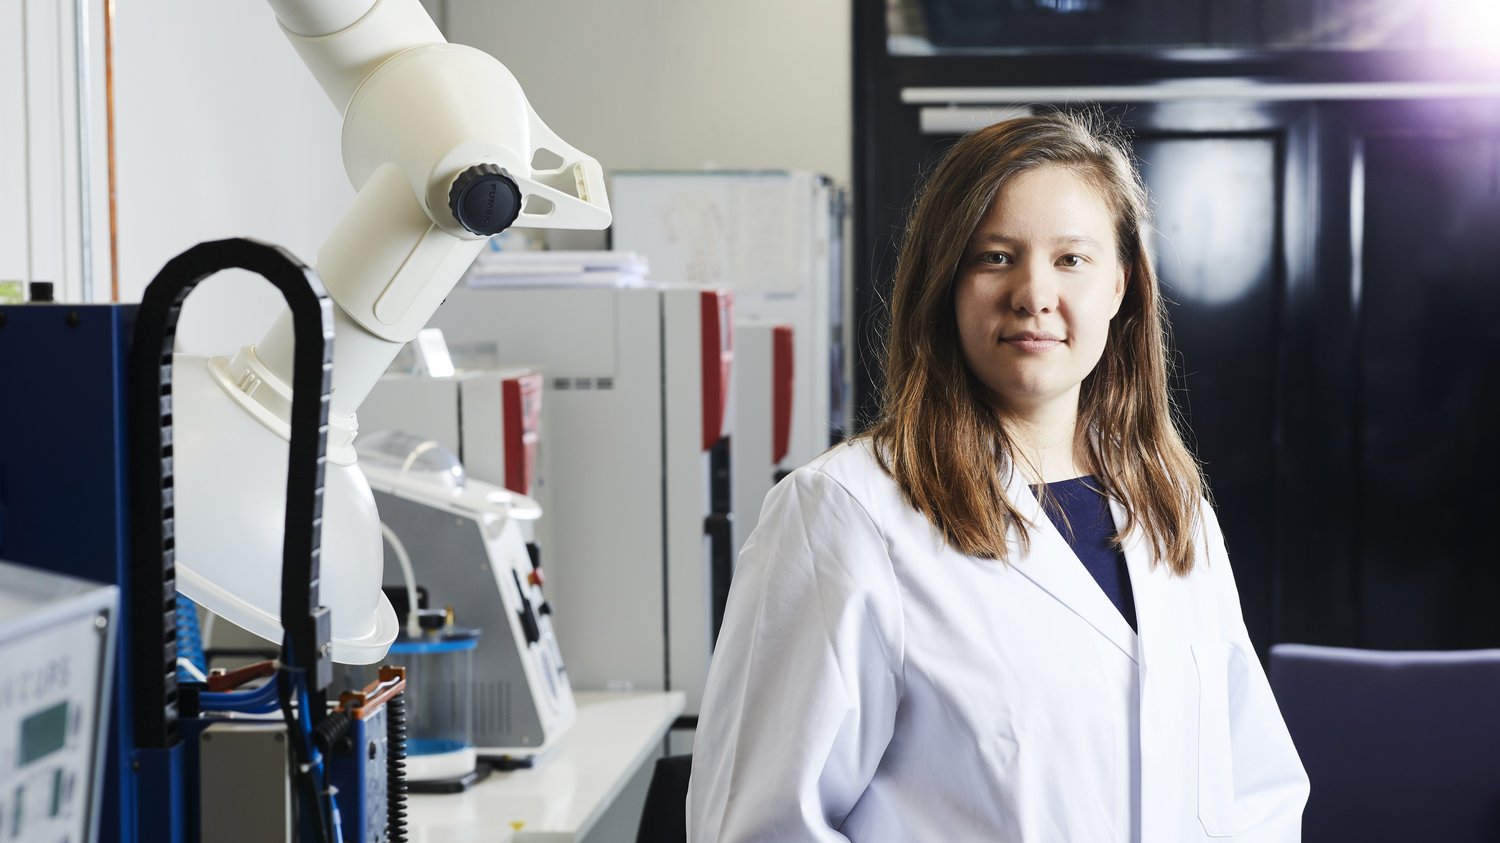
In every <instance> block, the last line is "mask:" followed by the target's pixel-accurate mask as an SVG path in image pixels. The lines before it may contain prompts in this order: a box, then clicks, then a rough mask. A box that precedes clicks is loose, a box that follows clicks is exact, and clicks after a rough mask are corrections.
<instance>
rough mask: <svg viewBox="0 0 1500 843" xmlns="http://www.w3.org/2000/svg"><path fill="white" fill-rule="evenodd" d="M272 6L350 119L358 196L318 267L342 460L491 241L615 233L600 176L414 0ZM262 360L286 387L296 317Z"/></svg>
mask: <svg viewBox="0 0 1500 843" xmlns="http://www.w3.org/2000/svg"><path fill="white" fill-rule="evenodd" d="M270 5H271V7H272V8H273V9H274V10H275V12H276V16H277V19H278V20H279V21H280V22H281V26H282V29H283V31H284V32H285V33H286V36H287V38H288V39H289V40H290V41H291V43H292V46H293V47H295V48H296V50H297V53H298V54H299V55H300V56H301V57H302V60H303V61H304V62H305V63H306V64H307V66H308V68H309V69H310V70H311V71H312V73H313V76H314V77H316V78H317V80H318V83H319V84H320V85H322V86H323V90H324V91H325V92H326V93H327V94H328V97H329V99H330V100H332V101H333V104H334V106H335V107H336V108H338V109H339V110H340V112H341V113H342V114H343V115H344V129H343V144H342V145H343V159H344V167H345V169H346V171H347V172H348V175H349V180H350V182H352V183H353V184H354V186H355V188H356V189H358V191H359V195H358V197H357V198H356V199H355V201H354V204H353V206H352V207H351V208H350V209H349V211H348V213H346V214H345V215H344V217H343V219H342V220H340V222H339V223H338V225H337V227H336V228H335V229H334V231H333V233H332V234H331V235H329V237H328V239H327V241H325V242H324V244H323V247H322V248H321V249H320V250H319V252H318V257H317V270H318V274H319V275H320V276H321V277H322V279H323V283H324V285H325V286H326V287H327V289H328V293H329V296H330V297H331V298H332V299H333V300H334V302H335V303H336V304H337V305H338V314H337V315H338V323H337V326H336V333H335V357H334V389H333V398H332V406H331V407H330V408H329V410H330V416H331V418H330V430H329V434H330V435H329V443H328V444H329V457H330V459H339V458H341V457H343V456H345V455H344V454H342V453H340V452H341V451H342V450H343V449H344V448H346V447H347V446H348V444H349V443H350V441H351V440H352V435H353V433H354V429H353V419H352V418H349V417H351V416H352V415H353V413H354V412H355V410H356V409H357V408H358V407H359V405H360V403H361V402H363V400H364V398H365V396H366V395H368V394H369V391H370V389H372V388H373V387H374V385H375V381H376V380H377V379H378V378H379V377H380V376H381V374H383V373H384V372H385V370H386V367H387V366H389V364H390V362H391V360H392V359H393V358H394V357H395V355H396V353H397V352H398V351H400V349H401V346H402V345H403V344H405V343H406V342H408V341H409V340H411V339H412V338H414V337H415V336H416V335H417V332H418V331H419V330H421V328H422V327H423V326H424V325H426V324H427V322H428V320H429V319H431V318H432V314H433V313H434V312H436V310H437V308H438V305H440V304H441V303H442V301H443V299H444V298H446V297H447V295H448V293H449V291H450V290H452V289H453V286H454V285H455V284H456V283H457V282H458V279H459V278H460V277H461V276H462V275H463V273H464V271H465V270H466V269H467V268H468V266H469V264H471V263H472V262H473V261H474V258H475V257H477V256H478V254H479V252H480V251H481V250H482V249H483V248H484V241H485V239H486V238H488V237H489V236H491V235H493V234H497V233H499V232H500V231H501V230H503V229H505V228H507V227H509V226H511V225H515V226H522V227H544V228H585V229H601V228H605V227H607V226H608V225H609V223H610V213H609V205H608V200H607V199H606V197H605V191H604V176H603V172H602V170H601V168H600V167H599V164H598V162H597V161H595V160H594V159H593V158H590V157H589V156H587V155H584V154H583V153H581V152H579V151H578V150H576V149H574V148H573V147H572V146H570V145H568V144H567V143H565V142H563V140H562V139H561V138H559V137H558V136H557V135H556V134H554V133H553V132H552V131H551V130H550V129H548V128H547V126H546V124H544V123H543V122H542V121H541V119H540V118H538V117H537V115H536V112H535V111H533V110H532V108H531V105H530V104H529V103H528V102H527V100H526V95H525V94H524V93H523V92H522V91H521V86H520V84H519V83H517V82H516V79H515V77H514V76H512V75H511V73H510V71H508V70H506V68H505V66H504V65H502V64H501V63H500V62H498V61H496V60H495V59H494V58H492V57H491V56H489V55H488V54H486V53H484V52H481V51H479V50H476V49H473V48H471V47H466V46H462V45H458V44H449V43H448V42H447V41H446V40H445V39H444V38H443V35H442V33H441V32H439V31H438V28H437V27H436V26H435V25H434V24H433V22H432V19H431V18H430V17H428V15H427V12H426V10H425V9H423V8H422V6H421V4H420V3H419V2H418V0H374V2H370V1H369V0H364V2H348V0H270ZM544 150H545V153H544V154H541V155H540V158H541V159H546V160H545V161H542V160H539V155H538V154H539V153H541V152H542V151H544ZM549 162H550V163H549ZM538 165H539V166H538ZM351 323H352V324H351ZM241 356H242V357H244V356H245V355H243V354H242V355H241ZM254 356H255V357H256V358H258V361H259V363H260V364H262V365H263V366H264V367H265V369H266V371H267V373H268V374H273V375H275V376H277V377H279V378H280V379H281V380H282V381H283V382H286V381H288V380H289V375H290V373H291V323H290V320H289V318H287V317H283V318H282V319H280V320H278V321H277V322H276V324H275V325H274V326H273V327H272V329H271V330H270V332H268V333H267V334H266V336H265V337H264V338H263V339H262V340H261V342H260V343H259V344H258V346H257V348H256V350H255V352H254ZM240 362H242V363H244V364H246V365H247V366H249V365H251V361H249V360H242V361H240Z"/></svg>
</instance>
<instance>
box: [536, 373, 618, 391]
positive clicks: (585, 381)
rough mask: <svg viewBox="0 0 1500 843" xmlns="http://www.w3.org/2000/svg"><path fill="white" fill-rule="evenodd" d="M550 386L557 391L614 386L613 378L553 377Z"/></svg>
mask: <svg viewBox="0 0 1500 843" xmlns="http://www.w3.org/2000/svg"><path fill="white" fill-rule="evenodd" d="M552 388H553V389H555V390H558V391H573V392H584V391H591V390H596V389H599V390H607V389H614V388H615V379H614V378H609V377H605V378H553V379H552Z"/></svg>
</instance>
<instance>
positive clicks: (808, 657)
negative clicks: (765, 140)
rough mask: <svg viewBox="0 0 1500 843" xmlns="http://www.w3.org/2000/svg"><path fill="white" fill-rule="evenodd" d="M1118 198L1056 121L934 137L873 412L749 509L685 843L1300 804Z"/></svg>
mask: <svg viewBox="0 0 1500 843" xmlns="http://www.w3.org/2000/svg"><path fill="white" fill-rule="evenodd" d="M1146 224H1147V198H1146V194H1145V190H1144V187H1143V186H1142V184H1141V182H1140V179H1139V176H1138V175H1137V174H1136V173H1135V171H1134V169H1133V167H1132V166H1131V164H1130V161H1129V159H1128V157H1127V156H1126V154H1125V153H1124V152H1123V151H1122V148H1121V147H1120V146H1119V145H1118V144H1117V143H1116V142H1114V141H1112V140H1111V139H1110V138H1108V137H1106V136H1104V135H1102V134H1101V133H1099V132H1098V131H1096V130H1095V129H1093V128H1092V127H1091V126H1089V125H1088V124H1087V123H1086V122H1085V121H1083V120H1082V119H1080V118H1077V117H1073V116H1069V115H1065V114H1049V115H1044V116H1036V117H1025V118H1019V119H1015V120H1010V121H1006V122H1004V123H1000V124H997V125H994V126H991V127H989V128H986V129H983V130H980V131H978V132H975V133H973V134H971V135H968V136H967V137H965V138H963V139H962V140H960V141H959V142H958V144H957V145H955V146H954V147H953V149H952V150H951V151H950V152H949V153H948V155H947V157H946V158H945V159H944V160H943V162H942V163H941V164H940V165H939V166H938V168H937V169H936V171H934V173H933V174H932V176H931V179H930V181H929V182H928V184H927V187H926V189H925V191H924V192H923V193H922V195H921V197H920V198H919V199H918V200H917V202H916V205H915V208H914V209H913V211H912V214H911V219H910V222H909V224H908V230H907V234H906V240H905V242H904V244H903V248H902V251H901V256H900V260H899V263H898V266H897V269H896V283H895V289H894V292H893V296H892V300H891V328H890V336H889V341H888V348H887V361H886V368H885V377H886V391H885V407H884V414H883V417H882V418H881V419H880V420H879V422H878V423H877V424H876V425H875V426H874V427H873V428H872V429H871V430H870V431H868V432H867V433H866V434H864V435H863V436H861V437H859V438H857V439H856V440H854V441H853V442H850V443H848V444H845V445H841V446H839V447H837V448H834V449H833V450H831V451H829V452H828V453H826V454H824V455H823V456H822V457H819V458H818V459H817V460H815V461H813V462H812V463H811V464H810V465H808V466H806V467H804V468H801V469H799V470H797V471H796V472H794V473H793V474H792V475H791V476H790V477H789V478H787V479H786V480H785V481H783V482H782V483H781V484H780V485H778V486H777V487H776V489H775V490H773V491H772V493H771V494H770V495H769V496H768V498H767V499H766V503H765V507H764V509H763V510H762V512H761V518H760V523H759V526H758V527H757V528H756V530H755V532H754V534H753V535H752V536H751V538H750V540H749V541H748V542H747V543H746V546H745V549H744V552H743V554H742V555H741V558H740V563H739V567H738V568H737V569H736V572H735V583H734V586H733V589H732V591H731V594H730V598H729V605H728V609H727V614H726V616H725V619H724V626H723V631H722V632H721V634H720V637H719V640H718V646H717V649H716V652H715V655H714V662H713V667H712V669H711V671H710V675H709V680H708V688H707V691H706V694H705V697H704V701H703V707H702V715H701V717H700V720H699V725H698V733H697V739H696V745H695V748H694V756H693V774H692V784H691V788H690V791H689V798H688V824H689V831H690V838H691V839H692V840H694V841H698V842H699V843H707V841H747V840H757V841H760V840H778V841H779V840H788V841H790V840H818V841H824V840H829V841H831V840H845V839H848V840H855V841H1002V840H1003V841H1082V843H1094V841H1146V843H1158V841H1180V840H1207V839H1217V838H1225V837H1228V838H1234V839H1237V840H1257V841H1261V840H1264V841H1285V840H1296V839H1298V838H1299V836H1300V823H1301V812H1302V806H1303V804H1304V802H1305V801H1306V798H1307V792H1308V784H1307V778H1306V776H1305V774H1304V772H1303V769H1302V766H1301V763H1300V762H1299V760H1298V758H1297V753H1296V750H1295V749H1294V748H1293V746H1292V743H1291V739H1290V737H1289V736H1288V734H1287V730H1286V726H1285V724H1284V723H1283V722H1282V719H1281V716H1280V713H1279V711H1278V710H1277V708H1276V703H1275V700H1274V699H1273V698H1272V696H1271V691H1270V687H1269V685H1268V684H1267V682H1266V678H1265V675H1264V673H1263V672H1262V670H1261V667H1260V663H1259V662H1258V661H1257V659H1256V655H1255V651H1254V649H1253V647H1252V645H1251V643H1250V639H1249V636H1248V635H1247V633H1246V631H1245V625H1244V621H1243V620H1242V618H1241V614H1240V607H1239V597H1238V594H1237V592H1236V590H1235V585H1234V579H1233V576H1232V574H1231V572H1230V567H1229V560H1228V558H1227V557H1226V555H1225V550H1224V543H1223V538H1222V536H1221V535H1220V532H1219V526H1218V522H1217V520H1216V519H1215V516H1214V512H1213V509H1212V508H1211V507H1210V506H1209V505H1208V504H1207V503H1206V502H1205V501H1204V499H1203V484H1202V481H1201V479H1200V477H1199V473H1198V467H1197V463H1196V462H1195V461H1194V459H1193V458H1192V456H1191V455H1190V454H1189V453H1188V450H1187V449H1186V447H1185V446H1184V445H1183V442H1182V438H1181V437H1180V436H1179V435H1178V432H1177V430H1176V429H1175V428H1174V426H1173V422H1172V417H1171V405H1170V400H1169V398H1168V394H1167V363H1166V360H1167V353H1166V347H1165V341H1164V333H1165V321H1164V318H1163V315H1162V304H1161V296H1160V291H1159V290H1158V288H1157V279H1156V276H1155V273H1154V271H1153V270H1152V267H1151V261H1150V258H1149V256H1148V253H1147V251H1146V248H1145V244H1144V242H1143V239H1142V237H1143V233H1144V230H1145V227H1146Z"/></svg>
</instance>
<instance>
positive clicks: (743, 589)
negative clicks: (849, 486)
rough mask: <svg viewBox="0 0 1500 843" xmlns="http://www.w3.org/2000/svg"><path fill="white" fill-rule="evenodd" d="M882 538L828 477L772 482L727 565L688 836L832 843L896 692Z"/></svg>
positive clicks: (894, 607) (721, 842) (879, 743)
mask: <svg viewBox="0 0 1500 843" xmlns="http://www.w3.org/2000/svg"><path fill="white" fill-rule="evenodd" d="M901 652H902V622H901V611H900V598H899V595H898V592H897V585H896V580H895V575H894V573H893V571H892V568H891V563H890V557H889V554H888V550H887V545H886V542H885V540H884V538H883V537H882V535H881V533H880V531H879V529H878V528H877V526H876V524H875V522H874V521H873V520H872V519H871V517H870V515H869V514H868V513H867V512H866V511H865V509H864V508H863V506H862V505H861V504H860V503H859V502H858V501H857V500H855V498H854V497H853V496H852V495H851V494H850V493H849V492H848V491H847V490H846V489H845V488H844V487H843V486H842V485H841V484H840V483H839V482H838V481H837V480H835V479H834V478H832V477H830V476H828V475H827V474H824V473H822V472H820V471H818V470H816V469H812V468H803V469H799V470H797V471H796V472H794V473H793V474H792V475H791V476H790V477H788V478H787V479H786V480H784V481H783V482H782V483H780V484H779V485H778V486H777V487H776V488H775V489H773V490H772V491H771V493H770V495H769V496H768V497H767V498H766V503H765V507H764V508H763V510H762V512H761V517H760V523H759V525H758V526H757V527H756V529H755V531H754V532H753V533H752V534H751V536H750V538H749V540H748V541H747V542H746V543H745V548H744V550H743V551H742V552H741V555H740V560H739V565H738V566H737V567H736V569H735V574H734V583H733V586H732V587H731V589H730V594H729V601H728V605H727V607H726V610H725V615H724V624H723V627H722V630H721V632H720V633H719V639H718V643H717V646H716V648H715V651H714V656H713V664H712V666H711V667H710V670H709V675H708V686H707V689H706V691H705V694H704V698H703V707H702V710H701V714H700V716H699V720H698V730H697V735H696V737H695V741H694V748H693V771H692V779H691V783H690V786H689V790H688V808H687V812H688V815H687V820H688V839H689V840H690V841H693V843H743V841H793V840H796V841H841V840H845V839H846V838H845V837H844V835H842V834H840V833H839V831H838V829H839V827H840V826H841V825H842V823H843V821H844V818H845V817H847V816H848V814H849V812H850V810H851V809H852V808H853V807H854V805H855V803H856V802H857V801H858V800H859V799H860V797H861V795H862V794H863V793H864V791H865V789H866V787H867V786H868V785H869V783H870V781H871V778H872V777H873V776H874V774H875V770H876V767H877V765H878V764H879V762H880V759H881V756H882V755H883V753H884V752H885V748H886V746H887V744H888V743H889V742H890V739H891V735H892V732H893V730H894V726H895V717H896V706H897V700H898V698H899V696H900V693H901Z"/></svg>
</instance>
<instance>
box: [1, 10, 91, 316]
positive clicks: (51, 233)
mask: <svg viewBox="0 0 1500 843" xmlns="http://www.w3.org/2000/svg"><path fill="white" fill-rule="evenodd" d="M97 5H98V4H97V3H92V2H85V3H83V8H84V9H85V11H86V14H85V15H84V16H83V18H82V21H83V27H82V33H83V37H82V39H81V41H80V39H79V37H78V36H79V26H78V24H79V21H80V18H79V17H78V15H77V9H78V7H79V4H77V3H75V2H67V0H0V281H21V282H28V281H51V282H53V284H54V285H55V292H56V295H57V297H58V300H59V301H81V300H82V299H83V298H85V292H86V291H85V287H86V286H87V285H86V284H85V275H86V273H85V268H86V267H85V262H84V245H83V243H84V233H85V232H88V234H89V238H90V241H91V244H92V253H91V254H90V256H89V258H90V259H89V260H88V266H87V268H88V269H89V270H91V273H92V278H91V280H92V285H93V289H92V293H93V297H94V298H95V299H98V298H101V297H102V298H104V299H107V298H108V295H109V280H108V278H109V276H108V271H109V263H108V259H109V256H108V249H107V236H108V222H107V204H106V193H105V191H104V187H105V181H104V179H105V160H106V159H105V144H104V129H103V127H104V97H103V91H104V51H103V26H102V19H101V18H100V17H99V16H98V13H97V12H98V10H97V9H96V6H97ZM80 48H81V49H82V51H83V56H84V60H85V63H86V65H87V67H86V69H85V73H84V75H83V76H82V77H81V78H80V76H79V74H78V73H77V67H78V58H79V49H80ZM80 81H81V82H82V85H80ZM80 95H83V96H85V97H86V100H85V102H86V103H87V107H86V108H85V109H84V111H85V120H84V123H85V125H86V128H89V129H90V130H89V131H80V127H79V119H78V115H79V107H78V105H79V98H80ZM80 151H82V155H81V156H80ZM81 159H82V160H81ZM85 171H87V172H88V178H90V179H91V180H92V184H90V185H89V187H90V191H89V194H88V196H87V197H85V196H84V195H83V191H82V189H81V186H80V185H81V179H82V178H84V175H83V174H84V173H85ZM101 288H102V296H101Z"/></svg>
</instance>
